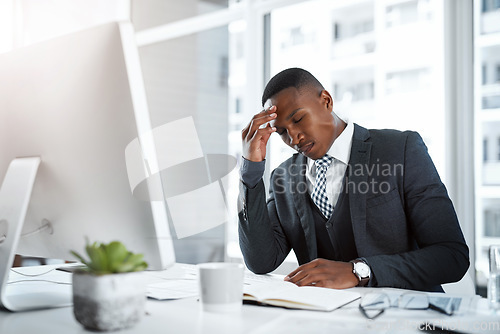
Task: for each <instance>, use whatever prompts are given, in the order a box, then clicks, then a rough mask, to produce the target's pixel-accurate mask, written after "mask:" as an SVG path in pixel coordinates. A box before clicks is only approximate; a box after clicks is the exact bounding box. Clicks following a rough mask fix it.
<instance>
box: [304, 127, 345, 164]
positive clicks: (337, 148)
mask: <svg viewBox="0 0 500 334" xmlns="http://www.w3.org/2000/svg"><path fill="white" fill-rule="evenodd" d="M346 123H347V126H346V127H345V129H344V131H342V132H341V133H340V135H339V136H338V137H337V139H335V141H334V142H333V144H332V146H331V147H330V149H329V150H328V152H327V153H326V154H328V155H329V156H331V157H334V158H335V159H337V160H339V161H341V162H343V163H344V164H346V165H347V164H348V163H349V159H350V157H351V147H352V136H353V134H354V123H352V122H349V121H348V120H346ZM307 165H308V167H309V168H312V166H314V160H313V159H310V158H307Z"/></svg>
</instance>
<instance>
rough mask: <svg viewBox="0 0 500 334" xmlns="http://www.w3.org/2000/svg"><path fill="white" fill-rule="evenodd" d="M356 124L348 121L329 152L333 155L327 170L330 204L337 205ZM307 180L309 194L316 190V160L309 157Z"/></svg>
mask: <svg viewBox="0 0 500 334" xmlns="http://www.w3.org/2000/svg"><path fill="white" fill-rule="evenodd" d="M353 134H354V124H353V123H352V122H347V126H346V128H345V129H344V131H342V133H341V134H340V135H339V136H338V137H337V139H335V141H334V142H333V144H332V146H331V147H330V149H329V150H328V152H327V154H328V155H329V156H331V157H333V161H332V164H331V165H330V167H329V168H328V169H327V171H326V194H327V196H328V200H329V202H330V204H331V205H332V206H333V207H335V205H336V204H337V200H338V198H339V195H340V192H341V191H342V180H343V177H344V174H345V171H346V169H347V165H348V163H349V158H350V157H351V147H352V136H353ZM306 180H307V186H308V189H309V194H312V192H313V190H314V184H315V182H316V165H315V164H314V160H312V159H310V158H307V170H306Z"/></svg>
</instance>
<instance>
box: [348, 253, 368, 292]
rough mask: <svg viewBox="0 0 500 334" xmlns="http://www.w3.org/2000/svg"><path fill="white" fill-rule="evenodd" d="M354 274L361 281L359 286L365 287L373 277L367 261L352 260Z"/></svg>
mask: <svg viewBox="0 0 500 334" xmlns="http://www.w3.org/2000/svg"><path fill="white" fill-rule="evenodd" d="M351 263H352V273H353V274H354V275H356V277H357V278H358V280H359V283H358V286H365V285H366V284H368V281H369V280H370V277H371V270H370V266H369V265H368V264H366V262H365V261H363V260H360V259H356V260H352V261H351Z"/></svg>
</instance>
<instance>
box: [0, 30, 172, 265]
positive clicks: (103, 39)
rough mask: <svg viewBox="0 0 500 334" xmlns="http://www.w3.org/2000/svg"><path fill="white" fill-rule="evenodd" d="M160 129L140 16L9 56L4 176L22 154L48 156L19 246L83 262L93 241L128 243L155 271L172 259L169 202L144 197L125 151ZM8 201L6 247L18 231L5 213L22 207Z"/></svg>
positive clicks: (3, 93) (1, 98) (2, 132)
mask: <svg viewBox="0 0 500 334" xmlns="http://www.w3.org/2000/svg"><path fill="white" fill-rule="evenodd" d="M150 130H151V125H150V121H149V113H148V108H147V103H146V93H145V89H144V83H143V80H142V74H141V69H140V62H139V55H138V51H137V48H136V45H135V35H134V31H133V28H132V26H131V24H130V23H126V22H123V23H117V22H114V23H109V24H105V25H102V26H97V27H93V28H91V29H88V30H85V31H81V32H77V33H73V34H69V35H66V36H62V37H58V38H56V39H53V40H49V41H45V42H41V43H38V44H35V45H31V46H28V47H24V48H20V49H17V50H14V51H12V52H10V53H6V54H0V181H1V180H2V179H3V178H4V176H5V174H6V172H7V169H8V166H9V164H10V163H11V162H12V161H13V160H14V159H16V158H18V157H39V158H40V160H41V163H40V165H39V167H38V170H37V171H36V172H35V173H36V177H35V180H34V185H33V188H32V193H31V197H30V199H29V204H28V210H27V214H26V217H25V219H24V224H23V228H22V234H21V237H20V238H19V243H18V245H17V247H16V249H15V252H16V253H19V254H22V255H29V256H36V257H45V258H57V259H66V260H76V259H75V258H74V257H73V256H72V255H71V254H70V250H76V251H78V252H80V253H83V251H84V246H85V242H86V238H88V240H90V241H91V242H93V241H100V242H110V241H112V240H119V241H121V242H123V243H124V244H125V246H126V247H127V248H129V249H130V250H131V251H133V252H138V253H142V254H144V256H145V260H146V261H147V262H148V263H149V269H153V270H159V269H165V268H168V267H169V266H170V265H172V264H173V263H174V262H175V255H174V248H173V245H172V238H171V235H170V229H169V225H168V220H167V217H168V216H167V211H166V207H165V203H164V201H141V200H139V199H137V198H134V196H133V194H132V191H131V188H130V184H129V177H128V175H127V166H126V162H125V161H126V158H125V148H126V147H127V145H128V144H129V143H130V142H132V141H133V140H134V139H136V138H138V137H139V136H140V135H142V134H144V133H147V132H148V131H150ZM141 144H142V145H145V143H144V142H142V143H141ZM149 144H154V143H149ZM143 152H155V150H154V148H153V149H151V148H144V147H143ZM153 155H154V154H153ZM154 158H155V157H154V156H148V157H144V159H146V160H148V163H149V164H151V163H154ZM14 188H15V187H14ZM2 191H3V190H2ZM15 191H16V190H14V192H15ZM3 196H4V197H3V198H4V199H7V200H6V202H8V199H9V198H10V197H9V194H6V193H5V191H4V193H3ZM1 205H2V203H0V234H3V235H0V249H1V247H2V245H1V244H2V238H3V240H5V239H6V238H8V236H9V235H8V234H9V233H11V234H12V233H14V231H13V224H14V222H12V221H8V220H6V219H4V218H3V216H2V215H4V216H5V214H6V212H8V211H9V210H11V209H12V207H13V205H11V206H10V207H9V205H8V204H5V203H4V205H3V206H1ZM2 210H3V212H2ZM11 220H12V219H11ZM5 251H6V250H2V252H4V253H5ZM9 261H10V259H9ZM2 265H7V266H8V267H10V265H11V263H6V264H5V263H2Z"/></svg>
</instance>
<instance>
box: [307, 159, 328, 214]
mask: <svg viewBox="0 0 500 334" xmlns="http://www.w3.org/2000/svg"><path fill="white" fill-rule="evenodd" d="M332 161H333V158H332V157H330V156H329V155H328V154H325V156H324V157H323V158H321V159H318V160H316V161H315V162H314V163H315V164H316V184H315V185H314V190H313V193H312V195H311V198H312V200H313V202H314V204H316V206H317V207H318V208H319V209H320V210H321V212H322V213H323V215H324V216H325V217H326V218H327V219H329V218H330V216H331V215H332V212H333V206H332V205H331V204H330V203H329V201H328V196H327V195H326V170H327V169H328V167H330V164H331V163H332Z"/></svg>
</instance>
